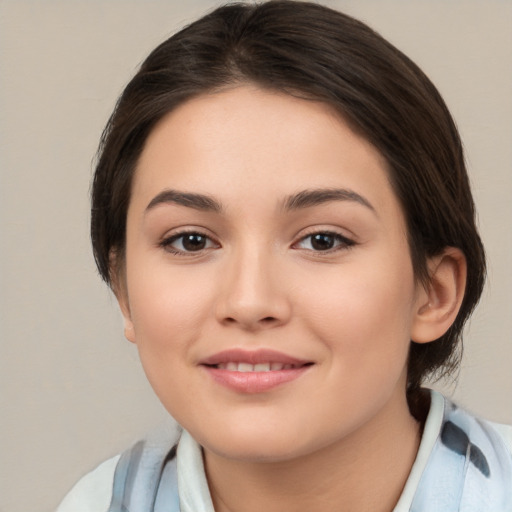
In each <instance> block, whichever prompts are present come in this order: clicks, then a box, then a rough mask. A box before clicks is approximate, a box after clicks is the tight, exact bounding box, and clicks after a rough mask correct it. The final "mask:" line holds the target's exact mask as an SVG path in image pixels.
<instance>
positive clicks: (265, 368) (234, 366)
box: [214, 362, 298, 373]
mask: <svg viewBox="0 0 512 512" xmlns="http://www.w3.org/2000/svg"><path fill="white" fill-rule="evenodd" d="M297 367H298V365H293V364H283V363H258V364H251V363H236V362H229V363H219V364H216V365H214V368H217V369H219V370H228V371H231V372H243V373H246V372H276V371H280V370H292V369H294V368H297Z"/></svg>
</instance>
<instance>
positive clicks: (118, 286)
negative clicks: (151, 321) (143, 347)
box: [110, 251, 135, 343]
mask: <svg viewBox="0 0 512 512" xmlns="http://www.w3.org/2000/svg"><path fill="white" fill-rule="evenodd" d="M119 265H120V263H119V262H118V257H117V255H116V253H115V252H114V251H111V253H110V269H111V271H110V280H111V288H112V291H113V292H114V295H115V296H116V299H117V303H118V304H119V309H120V310H121V314H122V315H123V321H124V336H125V338H126V339H127V340H128V341H131V342H132V343H135V330H134V326H133V322H132V318H131V311H130V303H129V301H128V292H127V289H126V280H125V278H124V277H123V276H122V273H121V272H120V271H119Z"/></svg>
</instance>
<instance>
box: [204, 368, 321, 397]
mask: <svg viewBox="0 0 512 512" xmlns="http://www.w3.org/2000/svg"><path fill="white" fill-rule="evenodd" d="M203 368H204V369H205V370H206V371H207V372H208V373H209V375H210V376H211V377H212V378H213V380H215V381H216V382H218V383H219V384H222V385H223V386H225V387H227V388H230V389H232V390H234V391H238V392H240V393H263V392H265V391H270V390H272V389H274V388H276V387H278V386H281V385H283V384H286V383H287V382H291V381H293V380H295V379H298V378H299V377H300V376H301V375H303V374H304V373H305V372H306V371H307V370H308V369H309V368H311V366H301V367H299V368H291V369H289V370H274V371H269V372H235V371H230V370H221V369H219V368H213V367H211V366H203Z"/></svg>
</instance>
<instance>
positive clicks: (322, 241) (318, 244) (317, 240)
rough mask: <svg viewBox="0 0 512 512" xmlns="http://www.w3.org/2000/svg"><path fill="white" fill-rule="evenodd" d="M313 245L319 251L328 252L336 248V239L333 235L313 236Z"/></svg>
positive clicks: (320, 234)
mask: <svg viewBox="0 0 512 512" xmlns="http://www.w3.org/2000/svg"><path fill="white" fill-rule="evenodd" d="M311 245H312V247H313V248H314V249H316V250H317V251H327V250H328V249H332V248H333V246H334V238H333V236H332V235H326V234H322V233H319V234H316V235H313V239H312V240H311Z"/></svg>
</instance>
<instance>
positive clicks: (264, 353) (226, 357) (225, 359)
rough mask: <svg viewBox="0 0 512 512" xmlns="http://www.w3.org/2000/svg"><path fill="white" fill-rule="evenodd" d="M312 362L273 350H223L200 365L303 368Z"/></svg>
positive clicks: (203, 360) (202, 361)
mask: <svg viewBox="0 0 512 512" xmlns="http://www.w3.org/2000/svg"><path fill="white" fill-rule="evenodd" d="M311 362H312V361H308V360H306V359H299V358H297V357H292V356H289V355H287V354H284V353H282V352H277V351H276V350H272V349H258V350H247V349H245V350H244V349H239V348H232V349H228V350H222V351H221V352H217V353H216V354H213V355H211V356H209V357H206V358H205V359H202V360H201V361H200V364H202V365H209V366H213V365H217V364H222V363H249V364H253V365H254V364H261V363H282V364H291V365H294V366H303V365H305V364H308V363H311Z"/></svg>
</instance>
